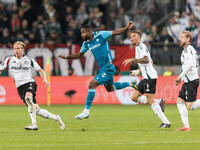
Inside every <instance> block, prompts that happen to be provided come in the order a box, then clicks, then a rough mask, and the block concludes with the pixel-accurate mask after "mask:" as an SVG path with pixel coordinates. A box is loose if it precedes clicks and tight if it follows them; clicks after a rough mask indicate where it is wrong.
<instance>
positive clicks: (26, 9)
mask: <svg viewBox="0 0 200 150" xmlns="http://www.w3.org/2000/svg"><path fill="white" fill-rule="evenodd" d="M21 10H22V11H23V17H22V19H26V20H28V23H29V27H31V25H32V23H33V21H35V20H36V11H35V10H34V8H33V7H31V5H30V3H29V1H26V0H23V1H22V2H21Z"/></svg>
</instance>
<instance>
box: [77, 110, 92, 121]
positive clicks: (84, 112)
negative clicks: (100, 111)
mask: <svg viewBox="0 0 200 150" xmlns="http://www.w3.org/2000/svg"><path fill="white" fill-rule="evenodd" d="M89 116H90V115H89V112H86V111H83V112H82V113H80V114H79V115H77V116H75V117H74V118H75V119H78V120H81V119H86V118H89Z"/></svg>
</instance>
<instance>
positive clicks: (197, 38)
mask: <svg viewBox="0 0 200 150" xmlns="http://www.w3.org/2000/svg"><path fill="white" fill-rule="evenodd" d="M193 33H194V38H193V42H194V47H195V49H196V50H197V51H198V54H199V53H200V20H199V21H198V22H197V28H196V29H195V30H194V32H193Z"/></svg>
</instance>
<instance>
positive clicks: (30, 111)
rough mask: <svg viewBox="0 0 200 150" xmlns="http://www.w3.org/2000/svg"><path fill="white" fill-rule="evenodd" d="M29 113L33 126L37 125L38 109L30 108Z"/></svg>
mask: <svg viewBox="0 0 200 150" xmlns="http://www.w3.org/2000/svg"><path fill="white" fill-rule="evenodd" d="M28 112H29V115H30V117H31V121H32V124H34V125H36V124H37V122H36V109H30V107H28Z"/></svg>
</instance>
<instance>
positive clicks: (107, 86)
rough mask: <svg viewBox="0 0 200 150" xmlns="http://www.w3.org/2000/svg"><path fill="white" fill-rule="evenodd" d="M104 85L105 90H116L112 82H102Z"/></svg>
mask: <svg viewBox="0 0 200 150" xmlns="http://www.w3.org/2000/svg"><path fill="white" fill-rule="evenodd" d="M104 87H105V89H106V90H107V92H113V91H115V90H116V89H115V86H114V85H113V84H104Z"/></svg>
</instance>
